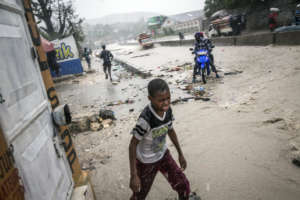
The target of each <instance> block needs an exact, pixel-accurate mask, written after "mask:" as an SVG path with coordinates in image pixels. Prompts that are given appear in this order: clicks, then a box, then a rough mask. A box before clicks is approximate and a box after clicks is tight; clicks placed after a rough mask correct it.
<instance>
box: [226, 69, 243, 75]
mask: <svg viewBox="0 0 300 200" xmlns="http://www.w3.org/2000/svg"><path fill="white" fill-rule="evenodd" d="M241 73H243V71H239V70H235V71H232V72H224V75H225V76H228V75H237V74H241Z"/></svg>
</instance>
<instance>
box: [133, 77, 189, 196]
mask: <svg viewBox="0 0 300 200" xmlns="http://www.w3.org/2000/svg"><path fill="white" fill-rule="evenodd" d="M148 98H149V100H150V102H151V103H150V104H149V105H148V106H146V107H145V108H144V110H143V112H142V113H141V115H140V117H139V119H138V121H137V124H136V126H135V127H134V128H133V130H132V132H131V134H132V135H133V136H132V139H131V142H130V145H129V161H130V175H131V178H130V188H131V190H132V191H133V194H132V196H131V198H130V199H131V200H144V199H145V198H146V196H147V194H148V192H149V190H150V188H151V186H152V183H153V181H154V178H155V176H156V174H157V172H158V171H160V172H161V173H162V174H163V175H164V177H165V178H166V179H167V180H168V182H169V183H170V185H171V186H172V188H173V189H174V190H175V191H177V193H178V196H179V200H187V199H189V194H190V184H189V181H188V180H187V178H186V176H185V175H184V173H183V170H185V168H186V166H187V164H186V160H185V158H184V156H183V153H182V151H181V148H180V145H179V142H178V140H177V136H176V133H175V130H174V128H173V126H172V121H173V120H174V118H173V114H172V109H171V107H170V99H171V97H170V89H169V86H168V84H167V83H166V82H165V81H164V80H162V79H154V80H152V81H150V83H149V84H148ZM167 135H168V136H169V138H170V139H171V141H172V142H173V144H174V146H175V147H176V150H177V152H178V156H179V163H180V166H181V168H179V167H178V165H177V164H176V162H175V161H174V159H173V158H172V156H171V154H170V152H169V150H168V148H167V146H166V136H167Z"/></svg>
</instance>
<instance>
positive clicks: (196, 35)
mask: <svg viewBox="0 0 300 200" xmlns="http://www.w3.org/2000/svg"><path fill="white" fill-rule="evenodd" d="M203 37H204V34H203V32H197V33H195V39H196V40H200V39H201V38H203Z"/></svg>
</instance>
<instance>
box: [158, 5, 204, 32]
mask: <svg viewBox="0 0 300 200" xmlns="http://www.w3.org/2000/svg"><path fill="white" fill-rule="evenodd" d="M205 20H206V17H205V15H204V11H203V10H197V11H192V12H186V13H181V14H177V15H171V16H168V18H167V19H166V20H165V22H164V24H163V25H162V30H163V31H164V32H166V33H168V32H170V33H171V32H174V33H179V32H182V33H194V32H197V31H203V30H204V29H205V26H204V24H205Z"/></svg>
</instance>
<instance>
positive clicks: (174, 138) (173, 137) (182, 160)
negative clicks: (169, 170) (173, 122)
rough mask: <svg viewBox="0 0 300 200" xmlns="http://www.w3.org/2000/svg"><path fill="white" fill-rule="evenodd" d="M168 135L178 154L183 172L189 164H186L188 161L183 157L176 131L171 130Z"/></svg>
mask: <svg viewBox="0 0 300 200" xmlns="http://www.w3.org/2000/svg"><path fill="white" fill-rule="evenodd" d="M168 135H169V138H170V139H171V141H172V143H173V144H174V146H175V148H176V150H177V152H178V156H179V163H180V166H181V168H182V170H185V168H186V166H187V164H186V160H185V158H184V156H183V153H182V150H181V147H180V144H179V142H178V139H177V135H176V132H175V130H174V129H173V128H172V129H171V130H169V132H168Z"/></svg>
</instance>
